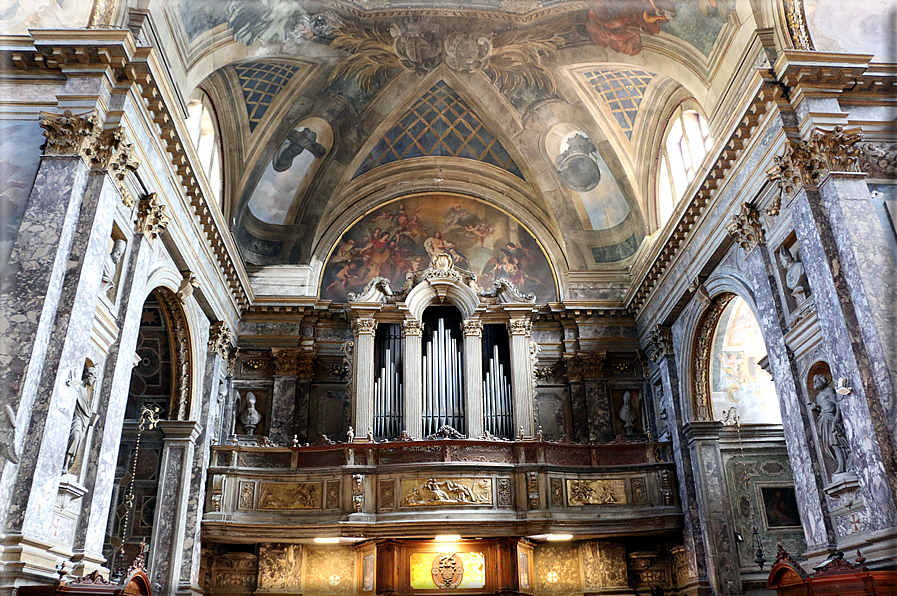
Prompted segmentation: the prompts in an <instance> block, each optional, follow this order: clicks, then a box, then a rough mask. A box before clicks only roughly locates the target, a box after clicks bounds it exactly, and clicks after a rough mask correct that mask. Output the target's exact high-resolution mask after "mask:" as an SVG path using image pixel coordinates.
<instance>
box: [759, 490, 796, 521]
mask: <svg viewBox="0 0 897 596" xmlns="http://www.w3.org/2000/svg"><path fill="white" fill-rule="evenodd" d="M760 494H761V495H762V497H763V518H764V521H765V522H766V527H767V529H770V528H789V527H795V526H796V527H800V526H801V523H800V513H799V512H798V510H797V499H796V498H795V496H794V487H793V486H762V487H760Z"/></svg>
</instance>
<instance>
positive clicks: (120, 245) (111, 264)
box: [100, 238, 128, 294]
mask: <svg viewBox="0 0 897 596" xmlns="http://www.w3.org/2000/svg"><path fill="white" fill-rule="evenodd" d="M127 246H128V243H127V242H125V241H124V240H122V239H121V238H119V239H118V240H115V241H114V242H113V243H112V250H111V251H110V252H109V254H107V255H106V262H105V263H104V264H103V277H102V280H101V283H100V291H101V292H102V293H103V294H108V293H109V291H110V290H111V289H112V288H114V287H115V273H116V271H117V270H118V264H119V263H120V262H121V258H122V257H123V256H124V254H125V248H127Z"/></svg>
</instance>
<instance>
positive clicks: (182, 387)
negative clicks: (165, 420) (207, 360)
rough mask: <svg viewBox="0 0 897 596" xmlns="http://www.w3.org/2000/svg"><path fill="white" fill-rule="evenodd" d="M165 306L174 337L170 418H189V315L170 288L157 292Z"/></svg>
mask: <svg viewBox="0 0 897 596" xmlns="http://www.w3.org/2000/svg"><path fill="white" fill-rule="evenodd" d="M155 295H156V296H157V297H158V299H159V302H160V303H162V306H163V307H164V308H163V310H164V312H165V315H166V316H167V318H168V320H167V322H168V325H169V327H170V328H171V332H172V335H173V339H174V350H173V354H172V357H173V362H172V370H173V372H174V381H173V384H174V399H173V400H172V401H171V409H170V412H169V419H170V420H187V417H188V416H189V414H190V393H191V386H192V384H191V382H190V376H191V375H190V370H191V366H190V364H191V360H190V332H189V328H188V326H187V317H186V316H184V311H183V309H182V308H181V304H180V302H179V301H178V299H177V297H176V295H175V294H174V293H173V292H171V291H169V290H159V291H156V292H155Z"/></svg>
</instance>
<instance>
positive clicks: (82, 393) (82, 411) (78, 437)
mask: <svg viewBox="0 0 897 596" xmlns="http://www.w3.org/2000/svg"><path fill="white" fill-rule="evenodd" d="M97 374H98V373H97V369H96V367H95V366H88V367H87V368H85V369H84V372H83V373H81V383H80V385H79V387H78V398H77V399H76V400H75V414H74V416H73V417H72V426H71V428H70V429H69V440H68V445H67V446H66V448H65V461H64V463H63V464H62V470H63V473H69V472H71V470H72V466H73V465H74V464H75V459H76V458H77V457H78V454H79V453H80V452H81V447H82V446H83V444H84V439H86V438H87V430H88V429H89V428H90V424H91V422H92V418H93V415H94V414H93V408H92V407H91V403H90V401H91V399H90V398H91V388H92V387H93V385H94V383H96V381H97Z"/></svg>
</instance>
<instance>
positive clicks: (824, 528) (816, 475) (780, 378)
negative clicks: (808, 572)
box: [748, 244, 834, 551]
mask: <svg viewBox="0 0 897 596" xmlns="http://www.w3.org/2000/svg"><path fill="white" fill-rule="evenodd" d="M748 263H749V266H750V272H751V279H752V281H753V284H752V289H753V292H754V304H755V306H756V314H757V322H758V323H759V325H760V328H761V329H762V332H763V338H764V339H765V341H766V353H767V357H768V358H769V364H770V368H771V369H772V376H773V381H774V382H775V387H776V393H777V394H778V396H779V406H780V408H781V410H782V426H783V428H784V431H785V444H786V446H787V448H788V456H789V458H790V461H791V468H792V470H793V473H794V492H795V497H796V498H797V505H798V509H799V510H800V519H801V523H802V524H803V527H804V536H805V538H806V541H807V546H808V548H809V550H811V551H814V550H821V549H824V548H826V547H827V546H829V545H831V544H833V541H834V535H833V531H832V526H831V524H830V522H829V520H828V506H827V503H826V500H825V497H824V493H823V490H822V489H823V487H824V486H825V480H826V479H825V478H824V475H825V473H824V470H820V469H819V461H818V460H817V459H816V458H815V457H813V446H812V445H811V444H810V437H812V436H813V421H812V420H810V419H809V417H808V415H807V410H806V408H804V407H803V404H802V403H801V397H802V396H801V393H802V392H799V391H798V389H797V384H796V382H795V379H797V378H800V376H799V372H798V370H797V366H796V363H795V361H794V360H793V358H791V357H789V349H788V346H787V345H786V344H785V337H784V331H783V329H782V322H783V321H784V320H785V313H786V307H785V305H783V304H782V303H781V302H779V301H778V300H777V298H778V297H779V296H780V295H781V294H780V293H779V292H778V290H777V288H776V286H775V283H776V282H775V277H774V276H773V275H772V273H771V272H772V271H773V268H774V265H775V263H774V262H773V261H772V255H770V253H769V250H768V248H767V246H766V245H765V244H761V245H759V246H758V247H757V248H755V249H754V250H753V251H752V252H751V253H750V255H748Z"/></svg>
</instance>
